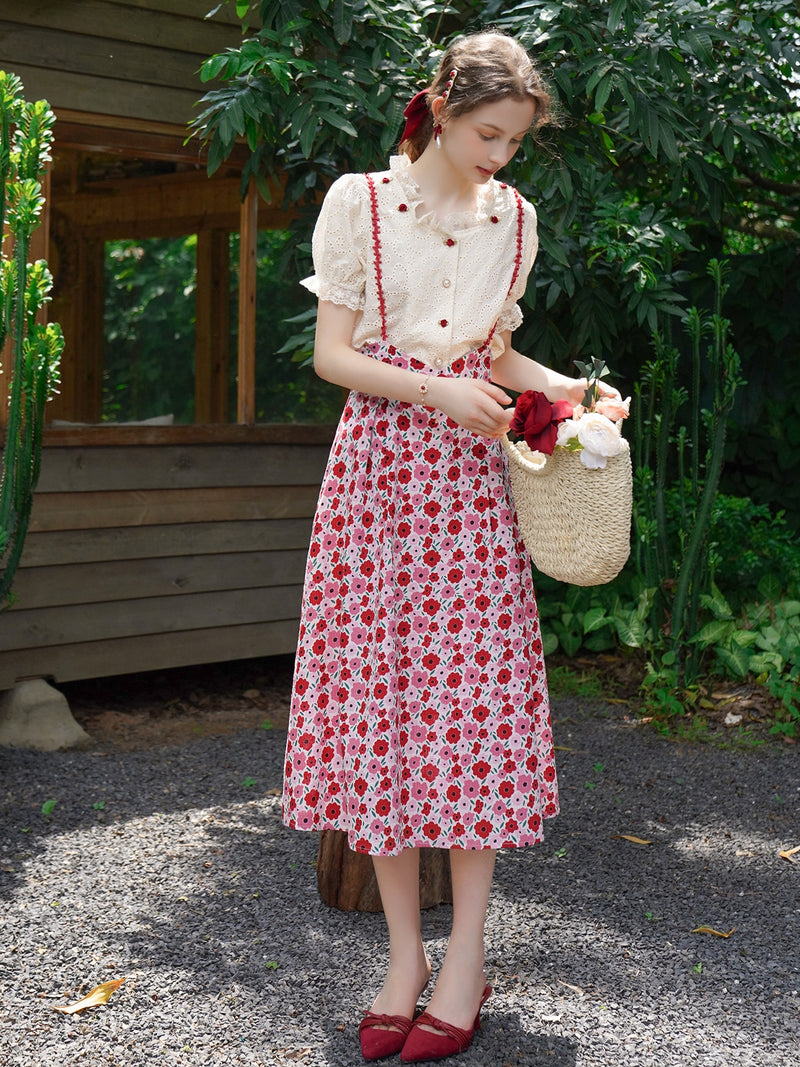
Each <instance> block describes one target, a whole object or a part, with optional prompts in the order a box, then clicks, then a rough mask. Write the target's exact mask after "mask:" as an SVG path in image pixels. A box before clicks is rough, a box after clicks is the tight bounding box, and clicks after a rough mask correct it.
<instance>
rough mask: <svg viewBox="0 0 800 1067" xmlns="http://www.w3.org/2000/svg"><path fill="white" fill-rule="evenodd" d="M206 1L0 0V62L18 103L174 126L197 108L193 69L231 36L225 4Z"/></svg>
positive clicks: (237, 37) (232, 21)
mask: <svg viewBox="0 0 800 1067" xmlns="http://www.w3.org/2000/svg"><path fill="white" fill-rule="evenodd" d="M214 6H215V4H214V2H213V0H34V2H31V0H0V65H2V66H6V67H7V69H11V70H13V71H14V73H15V74H18V75H19V76H20V77H21V78H22V81H23V84H24V86H25V94H26V97H27V99H34V98H35V99H39V98H41V97H44V98H45V99H46V100H48V101H49V103H50V106H51V107H52V108H53V109H54V110H55V111H59V110H60V109H62V108H67V109H73V110H76V111H81V112H90V113H102V114H105V115H117V116H123V117H126V118H129V119H133V118H140V119H148V120H150V121H151V122H161V123H168V124H171V125H175V126H185V124H186V123H187V122H188V121H189V119H190V118H192V116H193V115H195V114H196V113H197V111H196V108H195V104H196V102H197V100H198V98H199V96H200V95H201V94H202V92H203V87H202V85H201V84H200V79H199V77H198V74H197V71H198V69H199V67H200V64H201V63H202V62H203V60H204V59H207V58H208V56H210V55H213V54H214V53H215V52H223V51H224V50H225V49H226V48H228V47H229V46H231V47H235V46H236V45H237V43H239V42H241V38H242V34H241V29H240V25H239V23H238V20H237V19H236V14H235V10H234V7H233V4H224V5H222V6H221V7H220V10H219V11H218V12H217V13H216V14H215V15H214V17H213V18H211V19H206V18H205V17H204V16H205V15H206V13H207V12H208V11H210V10H211V9H212V8H213V7H214Z"/></svg>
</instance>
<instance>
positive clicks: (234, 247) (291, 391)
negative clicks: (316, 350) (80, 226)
mask: <svg viewBox="0 0 800 1067" xmlns="http://www.w3.org/2000/svg"><path fill="white" fill-rule="evenodd" d="M196 245H197V240H196V237H195V236H194V235H190V236H188V237H180V238H152V239H149V240H144V241H132V240H118V241H111V242H109V243H108V244H107V246H106V278H105V285H106V301H105V350H104V357H103V372H104V373H103V420H104V421H111V422H129V421H134V420H141V419H148V418H152V417H154V416H159V415H166V414H170V413H171V414H173V415H174V416H175V421H176V422H178V423H191V422H193V421H194V347H195V296H196V293H195V289H196V270H195V253H196ZM290 245H291V235H290V234H289V233H288V232H286V231H262V232H261V233H259V237H258V248H257V256H256V270H257V292H258V294H259V296H258V299H257V301H256V417H257V420H258V421H259V422H334V421H336V419H338V417H339V412H340V410H341V394H340V391H339V390H338V389H336V388H335V387H333V386H331V385H329V384H328V383H327V382H323V381H321V380H320V379H319V378H317V376H316V375H315V374H314V371H313V368H312V367H311V366H307V367H305V368H298V366H297V363H296V362H293V355H292V353H293V352H294V351H295V348H296V347H297V345H296V344H295V343H292V344H290V345H289V347H288V348H287V344H286V342H287V339H291V335H292V334H293V333H294V331H295V330H296V329H297V325H296V323H295V322H294V319H296V318H297V317H298V316H300V317H308V315H309V310H308V304H309V303H310V302H311V297H310V296H309V294H308V293H306V291H305V290H303V289H301V288H300V286H298V285H297V283H296V281H294V279H293V278H292V277H290V276H288V275H287V269H286V265H285V264H286V257H287V250H288V248H289V247H290ZM238 263H239V238H238V234H234V235H232V237H231V245H230V267H231V284H230V302H231V303H230V309H231V323H232V324H233V327H232V332H231V336H230V338H229V349H230V352H231V353H232V357H231V360H230V380H229V383H228V397H229V407H230V410H229V417H230V418H231V419H232V420H235V417H236V415H235V410H236V359H235V352H236V333H235V323H236V302H237V290H238ZM276 307H277V308H280V309H282V311H283V312H284V313H286V312H290V311H292V310H295V311H296V312H297V313H298V314H297V315H295V316H290V317H289V318H288V319H282V318H281V317H279V316H278V315H276V314H275V308H276ZM313 314H314V313H313V311H312V312H311V315H312V316H313Z"/></svg>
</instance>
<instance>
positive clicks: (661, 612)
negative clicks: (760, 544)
mask: <svg viewBox="0 0 800 1067" xmlns="http://www.w3.org/2000/svg"><path fill="white" fill-rule="evenodd" d="M709 274H710V275H711V277H712V279H713V281H714V305H713V308H712V310H711V312H709V313H704V312H701V311H700V310H699V309H697V308H692V309H690V311H689V313H688V314H687V316H686V328H687V333H688V335H689V342H690V348H691V359H692V364H691V365H692V373H691V386H690V388H689V389H688V390H685V389H683V388H681V387H678V386H677V383H676V373H677V366H678V362H679V359H680V353H679V351H678V349H677V348H675V347H672V346H668V345H666V344H665V343H664V341H663V340H662V339H661V337H660V336H658V335H656V338H655V349H656V353H655V358H654V359H653V360H652V362H651V363H650V364H648V366H647V367H646V368H645V371H644V374H643V377H642V382H641V383H640V384H637V399H638V404H637V419H636V470H635V479H636V488H637V492H636V495H635V500H634V509H633V520H634V537H635V550H634V551H635V563H636V569H637V571H638V573H639V574H640V575H642V576H643V578H644V582H645V585H646V587H647V588H653V589H655V590H656V596H655V599H654V601H653V611H652V619H651V628H652V632H653V635H654V640H655V642H656V644H658V643H661V644H662V645H663V647H661V648H659V649H658V650H657V651H656V650H655V648H654V655H663V653H664V652H665V651H667V650H668V651H669V652H670V656H671V658H672V659H674V662H675V667H676V671H677V678H678V682H679V685H684V684H686V683H687V682H688V683H691V682H693V681H694V678H695V676H696V673H697V668H698V660H697V656H696V654H695V651H696V650H695V649H694V648H693V646H692V641H693V638H694V636H695V634H696V633H697V629H698V625H699V622H698V620H699V614H698V608H699V605H700V602H701V596H702V595H703V593H704V592H706V591H707V589H708V583H709V581H710V579H711V575H712V573H713V562H714V557H713V551H712V548H711V546H710V543H709V538H708V533H709V528H710V525H711V516H712V512H713V508H714V501H715V498H716V494H717V489H718V486H719V480H720V475H721V472H722V465H723V462H724V455H725V434H726V431H727V421H728V416H729V415H730V411H731V408H732V406H733V401H734V398H735V395H736V390H737V388H738V387H739V385H740V384H741V378H740V375H739V356H738V354H737V352H736V351H735V350H734V348H733V347H732V345H731V344H730V343H729V342H728V327H729V325H730V324H729V322H728V321H727V319H725V318H724V317H723V316H722V314H721V308H722V298H723V295H724V289H725V286H724V281H723V275H724V265H723V264H721V263H719V262H717V261H716V260H713V261H712V262H711V264H709ZM706 337H708V338H709V343H708V345H707V347H706V350H705V356H704V355H703V343H704V339H705V338H706ZM703 370H705V371H706V372H707V375H708V380H709V381H710V383H711V388H712V399H711V408H710V410H705V409H702V408H701V401H702V394H701V384H702V371H703ZM687 402H688V405H689V411H688V418H687V419H686V421H685V422H680V421H679V413H680V412H681V410H682V408H683V407H684V405H685V404H686V403H687ZM672 449H674V450H675V451H676V453H677V472H675V471H674V469H672V470H671V469H670V468H671V467H672V468H674V463H675V460H674V458H673V456H672V454H671V452H672ZM675 473H677V486H678V506H679V520H680V521H679V523H678V525H677V535H678V536H677V538H676V539H671V538H670V533H671V530H670V526H669V523H668V522H667V512H666V492H667V483H668V478H669V477H670V475H672V477H674V475H675ZM661 635H665V637H664V639H663V641H662V639H661Z"/></svg>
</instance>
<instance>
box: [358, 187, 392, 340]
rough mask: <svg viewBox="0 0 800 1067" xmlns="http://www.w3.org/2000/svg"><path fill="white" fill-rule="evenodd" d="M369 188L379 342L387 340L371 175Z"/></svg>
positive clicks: (376, 208) (376, 195) (376, 201)
mask: <svg viewBox="0 0 800 1067" xmlns="http://www.w3.org/2000/svg"><path fill="white" fill-rule="evenodd" d="M364 177H365V178H366V179H367V185H368V186H369V199H370V204H371V207H372V247H373V251H374V255H375V281H376V283H377V286H378V306H379V307H380V312H381V340H382V341H386V340H388V337H387V334H386V300H385V299H384V295H383V274H382V272H381V220H380V217H379V215H378V193H377V190H376V189H375V182H374V180H373V177H372V175H371V174H365V175H364Z"/></svg>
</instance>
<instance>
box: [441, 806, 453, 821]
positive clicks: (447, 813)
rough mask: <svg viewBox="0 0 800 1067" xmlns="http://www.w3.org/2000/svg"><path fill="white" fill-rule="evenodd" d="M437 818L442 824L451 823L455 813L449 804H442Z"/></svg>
mask: <svg viewBox="0 0 800 1067" xmlns="http://www.w3.org/2000/svg"><path fill="white" fill-rule="evenodd" d="M439 816H440V818H441V820H442V822H451V821H452V820H453V819H454V818H455V816H456V813H455V811H454V809H453V808H451V807H450V805H449V804H442V806H441V807H440V808H439Z"/></svg>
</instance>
